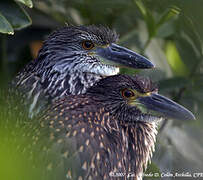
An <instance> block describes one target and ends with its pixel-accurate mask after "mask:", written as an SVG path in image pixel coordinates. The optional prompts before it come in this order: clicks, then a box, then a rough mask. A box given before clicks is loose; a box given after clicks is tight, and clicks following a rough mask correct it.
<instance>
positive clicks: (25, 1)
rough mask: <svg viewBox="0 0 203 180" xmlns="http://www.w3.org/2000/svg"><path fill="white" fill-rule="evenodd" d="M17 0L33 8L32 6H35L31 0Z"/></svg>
mask: <svg viewBox="0 0 203 180" xmlns="http://www.w3.org/2000/svg"><path fill="white" fill-rule="evenodd" d="M16 1H18V2H20V3H23V4H25V5H26V6H28V7H29V8H32V7H33V3H32V1H31V0H16Z"/></svg>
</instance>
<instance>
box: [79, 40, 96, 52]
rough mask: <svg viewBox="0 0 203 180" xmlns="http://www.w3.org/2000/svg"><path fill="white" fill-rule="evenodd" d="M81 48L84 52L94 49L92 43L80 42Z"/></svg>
mask: <svg viewBox="0 0 203 180" xmlns="http://www.w3.org/2000/svg"><path fill="white" fill-rule="evenodd" d="M82 47H83V48H84V49H85V50H90V49H92V48H93V47H94V44H93V42H92V41H83V42H82Z"/></svg>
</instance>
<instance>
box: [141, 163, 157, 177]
mask: <svg viewBox="0 0 203 180" xmlns="http://www.w3.org/2000/svg"><path fill="white" fill-rule="evenodd" d="M144 174H145V176H144V179H148V178H150V179H157V178H160V174H161V172H160V169H159V167H158V166H157V165H156V164H155V163H153V162H152V163H151V164H149V165H148V167H147V170H146V171H145V173H144ZM146 175H148V176H149V177H147V176H146Z"/></svg>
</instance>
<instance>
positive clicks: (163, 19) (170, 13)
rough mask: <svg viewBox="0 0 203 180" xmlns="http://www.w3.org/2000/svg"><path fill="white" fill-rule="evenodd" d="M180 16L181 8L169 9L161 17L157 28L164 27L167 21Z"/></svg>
mask: <svg viewBox="0 0 203 180" xmlns="http://www.w3.org/2000/svg"><path fill="white" fill-rule="evenodd" d="M179 14H180V8H178V7H176V6H173V7H171V8H169V9H167V10H166V11H165V12H164V13H163V14H162V16H161V18H160V19H159V21H158V23H157V27H160V26H161V25H163V24H164V23H166V22H167V21H169V20H171V19H172V18H175V17H177V15H179Z"/></svg>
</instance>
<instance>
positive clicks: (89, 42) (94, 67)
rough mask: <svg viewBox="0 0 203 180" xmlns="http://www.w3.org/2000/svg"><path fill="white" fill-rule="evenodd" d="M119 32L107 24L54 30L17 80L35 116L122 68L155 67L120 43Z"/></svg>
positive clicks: (17, 85) (81, 92) (15, 85)
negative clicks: (52, 103)
mask: <svg viewBox="0 0 203 180" xmlns="http://www.w3.org/2000/svg"><path fill="white" fill-rule="evenodd" d="M117 40H118V35H117V34H116V33H115V31H112V30H110V29H109V28H105V27H103V26H99V27H97V26H93V25H92V26H67V27H64V28H62V29H59V30H57V31H55V32H54V33H52V34H51V35H50V36H49V37H48V39H47V40H46V41H45V42H44V45H43V47H42V49H41V50H40V52H39V54H38V57H37V59H36V60H34V61H32V62H30V63H29V64H28V65H27V66H26V67H25V68H24V69H23V70H22V71H21V72H20V73H19V74H18V75H17V76H16V78H15V79H14V80H13V87H14V89H16V88H17V89H18V92H20V93H21V94H22V95H23V96H24V97H25V99H26V104H27V105H29V113H30V115H31V116H32V115H33V114H36V113H37V112H38V111H40V109H42V108H44V107H46V105H47V104H48V103H49V102H51V101H53V100H56V99H58V98H60V97H62V96H64V95H70V94H73V95H75V94H83V93H85V92H86V90H87V88H89V87H90V86H92V85H93V84H94V83H95V82H97V81H98V80H100V79H102V78H103V77H106V76H111V75H116V74H118V73H119V67H121V66H125V67H129V68H138V69H143V68H152V67H154V66H153V64H152V63H151V62H150V61H149V60H147V59H146V58H145V57H143V56H141V55H139V54H137V53H135V52H133V51H131V50H129V49H127V48H124V47H121V46H119V45H117V44H115V43H116V41H117Z"/></svg>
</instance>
